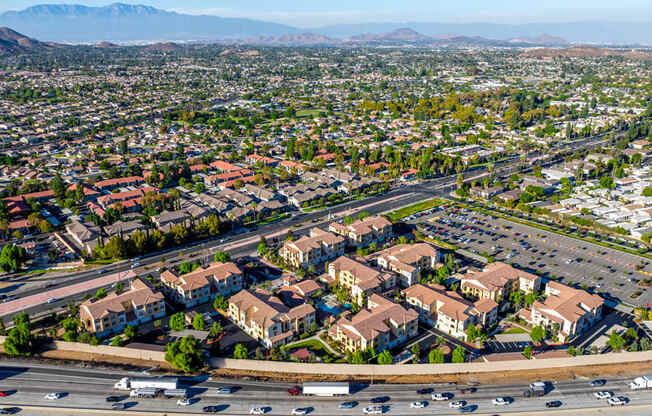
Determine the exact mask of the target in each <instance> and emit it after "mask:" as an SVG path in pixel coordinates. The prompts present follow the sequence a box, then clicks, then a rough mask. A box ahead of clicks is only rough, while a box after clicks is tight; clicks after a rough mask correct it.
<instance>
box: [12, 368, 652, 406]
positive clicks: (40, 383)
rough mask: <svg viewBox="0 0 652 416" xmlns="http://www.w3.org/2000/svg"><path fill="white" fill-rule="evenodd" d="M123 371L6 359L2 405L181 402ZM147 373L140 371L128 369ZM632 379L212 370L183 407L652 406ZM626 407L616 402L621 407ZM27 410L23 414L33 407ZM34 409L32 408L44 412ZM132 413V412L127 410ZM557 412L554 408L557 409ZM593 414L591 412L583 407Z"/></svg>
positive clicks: (187, 383)
mask: <svg viewBox="0 0 652 416" xmlns="http://www.w3.org/2000/svg"><path fill="white" fill-rule="evenodd" d="M125 375H127V374H125V373H120V372H117V371H114V370H105V369H97V370H93V369H85V368H75V367H64V366H56V367H55V366H45V365H32V364H21V363H16V364H12V363H4V365H3V366H2V367H0V389H2V390H3V391H7V392H8V393H9V394H8V396H7V397H2V398H0V407H23V406H48V407H52V408H59V409H61V410H65V409H98V410H109V409H110V405H111V403H107V402H106V400H105V398H106V397H108V396H110V395H119V396H121V402H123V403H125V404H126V405H127V406H128V408H129V410H131V411H134V412H151V413H153V414H157V413H158V414H161V413H165V414H174V413H176V412H178V411H180V409H178V407H177V405H176V400H173V399H170V400H166V399H130V398H128V397H127V395H126V394H125V392H117V391H114V390H113V383H114V382H115V381H117V380H118V379H120V378H121V377H124V376H125ZM131 375H132V376H134V375H142V373H140V374H136V373H134V374H131ZM629 380H630V379H629V378H622V377H619V378H612V379H608V380H607V383H606V385H605V386H603V387H592V386H591V385H590V380H586V379H578V380H574V381H563V382H556V383H550V384H549V388H548V393H547V394H546V395H545V396H544V397H541V398H527V399H526V398H523V396H522V393H523V391H524V390H525V389H526V388H527V385H526V384H514V383H512V384H500V385H499V384H496V385H478V386H475V387H473V389H474V390H475V391H473V392H472V393H461V392H460V388H462V387H467V388H468V386H457V385H453V384H428V385H391V384H375V385H369V384H356V383H355V382H352V384H351V391H352V393H353V394H352V395H350V396H347V397H346V398H316V397H305V396H303V397H302V396H296V397H290V396H288V393H287V389H288V388H289V387H291V386H292V385H291V384H287V383H271V382H255V381H244V380H237V381H234V380H212V379H210V378H208V377H184V378H182V379H181V380H180V384H181V387H183V388H186V389H188V393H189V395H190V396H192V400H191V402H192V404H191V405H190V406H185V407H184V408H183V409H182V411H183V413H184V414H199V413H202V408H203V407H204V406H220V409H221V411H220V412H219V413H220V414H229V415H244V414H248V413H249V410H250V409H251V408H252V407H266V408H267V409H268V412H267V415H288V414H290V412H291V410H292V409H294V408H309V409H312V410H311V412H310V414H313V415H329V416H330V415H361V414H362V408H364V407H366V406H368V405H369V404H370V402H371V399H372V398H384V400H385V401H384V403H382V406H384V407H385V410H386V413H388V414H390V415H406V416H410V415H421V414H423V413H424V411H423V410H422V409H413V408H411V407H410V403H412V402H416V401H425V402H427V407H426V411H427V413H436V414H442V415H447V414H458V413H459V411H458V410H457V409H452V408H450V407H449V403H450V401H464V402H466V403H467V404H468V405H470V406H473V407H474V409H475V413H477V414H485V413H487V412H490V413H491V414H495V413H496V412H497V411H500V413H501V414H512V413H513V414H519V413H520V414H527V413H532V412H545V411H546V410H548V409H546V407H545V403H546V402H548V401H561V402H562V406H561V408H560V409H562V410H565V411H570V413H568V414H578V412H579V411H580V410H586V409H589V410H591V411H595V412H596V414H597V412H598V411H599V412H600V413H601V414H602V412H603V411H604V410H606V408H607V407H609V406H608V404H607V403H606V401H605V400H598V399H596V398H595V396H594V393H595V392H597V391H609V392H611V393H613V394H614V395H617V396H625V397H627V398H628V400H629V402H628V404H627V407H631V408H632V409H634V408H638V409H640V408H641V406H652V391H641V390H637V391H630V390H629V387H628V385H627V383H628V381H629ZM221 386H229V387H236V389H234V390H235V392H234V393H232V394H229V395H219V394H217V393H216V391H215V388H216V387H221ZM423 388H427V389H431V390H432V391H433V392H439V393H450V395H452V397H451V398H452V400H446V401H441V402H435V401H431V400H430V392H428V393H427V394H418V393H417V390H418V389H423ZM49 392H59V393H64V394H63V397H62V398H61V399H59V400H46V399H45V395H46V394H47V393H49ZM496 397H506V398H511V399H512V403H510V404H509V405H508V406H500V407H497V406H494V405H493V404H492V400H493V399H494V398H496ZM343 401H355V402H357V406H356V407H354V408H353V409H339V408H338V404H339V403H341V402H343ZM623 410H624V409H619V413H614V414H623V413H624V412H622V411H623ZM28 412H29V410H27V411H24V412H21V413H20V414H21V415H25V414H30V413H28ZM40 412H41V413H34V414H43V411H42V410H41V411H40ZM123 413H127V414H128V412H123ZM553 413H555V412H554V411H553ZM583 414H590V413H583Z"/></svg>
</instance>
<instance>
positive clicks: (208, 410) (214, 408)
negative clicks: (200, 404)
mask: <svg viewBox="0 0 652 416" xmlns="http://www.w3.org/2000/svg"><path fill="white" fill-rule="evenodd" d="M201 411H202V412H204V413H217V412H219V411H220V408H219V407H217V406H204V408H203V409H201Z"/></svg>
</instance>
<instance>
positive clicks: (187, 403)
mask: <svg viewBox="0 0 652 416" xmlns="http://www.w3.org/2000/svg"><path fill="white" fill-rule="evenodd" d="M191 404H192V402H191V401H190V399H187V398H185V397H184V398H183V399H179V400H177V406H190V405H191Z"/></svg>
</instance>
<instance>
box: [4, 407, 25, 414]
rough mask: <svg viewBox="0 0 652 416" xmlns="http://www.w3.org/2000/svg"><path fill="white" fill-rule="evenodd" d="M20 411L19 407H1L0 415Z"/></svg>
mask: <svg viewBox="0 0 652 416" xmlns="http://www.w3.org/2000/svg"><path fill="white" fill-rule="evenodd" d="M18 412H20V407H3V408H2V409H0V415H13V414H16V413H18Z"/></svg>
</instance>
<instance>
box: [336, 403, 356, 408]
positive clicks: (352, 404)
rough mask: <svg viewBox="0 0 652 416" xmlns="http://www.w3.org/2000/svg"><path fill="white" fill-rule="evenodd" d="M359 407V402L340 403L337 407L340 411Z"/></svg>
mask: <svg viewBox="0 0 652 416" xmlns="http://www.w3.org/2000/svg"><path fill="white" fill-rule="evenodd" d="M357 405H358V402H343V403H340V404H339V405H338V406H337V407H339V408H340V409H353V408H354V407H356V406H357Z"/></svg>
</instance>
